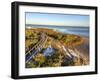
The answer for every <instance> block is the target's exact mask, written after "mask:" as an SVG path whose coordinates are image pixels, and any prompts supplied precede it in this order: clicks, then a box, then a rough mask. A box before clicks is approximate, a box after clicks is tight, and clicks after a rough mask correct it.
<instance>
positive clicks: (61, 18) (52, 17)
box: [25, 12, 89, 27]
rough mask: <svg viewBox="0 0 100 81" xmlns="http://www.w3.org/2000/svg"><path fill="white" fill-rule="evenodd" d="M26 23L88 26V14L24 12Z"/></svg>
mask: <svg viewBox="0 0 100 81" xmlns="http://www.w3.org/2000/svg"><path fill="white" fill-rule="evenodd" d="M25 16H26V24H38V25H60V26H85V27H87V26H89V16H88V15H78V14H77V15H75V14H51V13H34V12H32V13H30V12H26V13H25Z"/></svg>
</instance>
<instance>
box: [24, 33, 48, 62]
mask: <svg viewBox="0 0 100 81" xmlns="http://www.w3.org/2000/svg"><path fill="white" fill-rule="evenodd" d="M47 38H48V37H47V36H46V34H45V33H41V36H40V41H39V42H38V43H37V44H36V45H35V46H34V47H33V48H31V49H30V50H29V51H28V52H27V53H26V56H28V55H29V56H28V57H27V58H26V63H27V62H29V61H30V60H31V59H32V58H33V57H34V56H35V55H37V54H38V53H39V52H40V51H41V50H42V48H43V47H44V45H45V43H46V41H47Z"/></svg>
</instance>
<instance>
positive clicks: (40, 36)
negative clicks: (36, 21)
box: [25, 28, 88, 68]
mask: <svg viewBox="0 0 100 81" xmlns="http://www.w3.org/2000/svg"><path fill="white" fill-rule="evenodd" d="M83 43H84V39H83V38H82V37H81V36H78V35H74V34H64V33H61V32H58V31H55V30H53V29H47V28H31V29H27V28H26V30H25V54H26V59H25V60H26V64H25V65H26V68H35V67H59V66H76V65H77V66H79V65H87V64H88V62H87V59H86V58H85V57H84V58H83V56H81V55H80V53H79V52H78V50H77V49H75V46H79V45H82V44H83ZM73 52H74V53H75V55H74V54H72V53H73ZM28 57H29V58H28ZM30 58H31V59H30Z"/></svg>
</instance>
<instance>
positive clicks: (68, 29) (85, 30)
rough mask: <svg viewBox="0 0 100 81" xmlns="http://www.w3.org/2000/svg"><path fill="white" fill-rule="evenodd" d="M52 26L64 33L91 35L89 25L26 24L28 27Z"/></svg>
mask: <svg viewBox="0 0 100 81" xmlns="http://www.w3.org/2000/svg"><path fill="white" fill-rule="evenodd" d="M30 27H31V28H50V29H54V30H57V31H59V32H62V33H64V34H75V35H80V36H85V37H89V27H79V26H77V27H76V26H75V27H74V26H52V25H29V24H27V25H26V28H30Z"/></svg>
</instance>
